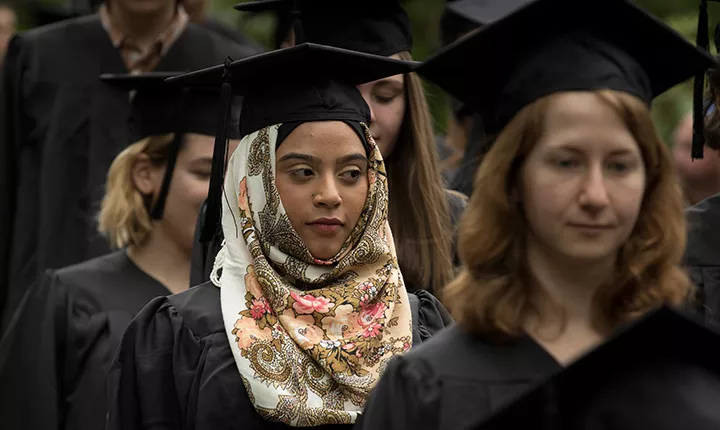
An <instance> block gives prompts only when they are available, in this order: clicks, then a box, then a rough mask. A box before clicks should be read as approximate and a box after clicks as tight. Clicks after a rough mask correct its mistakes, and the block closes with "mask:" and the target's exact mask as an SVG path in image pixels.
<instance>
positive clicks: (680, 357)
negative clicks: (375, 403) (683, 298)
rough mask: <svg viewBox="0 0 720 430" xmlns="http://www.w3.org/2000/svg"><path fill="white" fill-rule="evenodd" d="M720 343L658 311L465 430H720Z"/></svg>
mask: <svg viewBox="0 0 720 430" xmlns="http://www.w3.org/2000/svg"><path fill="white" fill-rule="evenodd" d="M719 341H720V335H719V334H718V332H717V331H713V330H710V329H708V328H707V327H705V326H704V324H703V322H702V321H701V320H700V319H699V318H696V317H695V316H688V315H684V314H681V313H678V312H677V311H674V310H671V309H669V308H662V309H659V310H658V311H656V312H652V313H651V314H649V315H647V316H646V317H645V318H643V319H642V320H641V321H638V322H637V323H636V324H633V325H632V326H630V327H628V328H627V329H625V330H623V331H621V332H620V333H618V335H617V336H615V337H614V338H613V339H610V340H609V341H608V342H607V343H605V344H603V345H601V346H600V347H598V348H597V349H595V350H593V351H591V352H590V353H588V354H587V355H586V356H584V357H582V358H580V359H579V360H578V361H576V362H575V363H573V364H572V365H570V366H568V367H567V368H566V369H564V370H563V371H562V372H559V373H558V374H556V375H554V376H553V377H552V378H550V379H548V380H547V381H545V382H543V383H542V384H541V385H540V386H538V387H536V388H535V389H533V390H531V391H530V392H529V393H527V394H526V395H524V396H523V397H522V398H521V399H519V400H518V401H516V402H513V403H512V404H510V405H509V406H508V407H506V408H503V409H502V410H500V411H499V412H498V413H497V414H495V415H493V416H492V417H491V418H489V419H487V420H482V421H479V422H477V423H475V424H473V425H470V426H467V427H464V429H466V430H470V429H477V430H514V429H521V428H536V429H542V430H621V429H653V430H681V429H698V430H714V429H717V428H720V412H719V411H718V409H717V404H718V401H720V368H719V366H718V362H719V361H718V360H719V359H720V342H719ZM418 428H419V429H421V428H422V427H418Z"/></svg>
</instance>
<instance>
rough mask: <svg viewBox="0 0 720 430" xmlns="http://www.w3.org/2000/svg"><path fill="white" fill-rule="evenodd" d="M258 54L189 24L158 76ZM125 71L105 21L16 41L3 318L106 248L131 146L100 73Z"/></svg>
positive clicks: (3, 119)
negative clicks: (47, 277)
mask: <svg viewBox="0 0 720 430" xmlns="http://www.w3.org/2000/svg"><path fill="white" fill-rule="evenodd" d="M256 52H257V51H256V50H255V49H251V48H249V47H247V46H242V45H238V44H236V43H233V42H232V41H229V40H227V39H226V38H224V37H222V36H219V35H217V34H216V33H214V32H212V31H209V30H206V29H203V28H200V27H198V26H196V25H194V24H188V25H187V27H186V28H185V29H184V30H183V31H182V33H181V34H180V35H179V37H178V38H177V39H176V40H175V42H174V43H173V44H172V46H171V47H170V48H169V50H168V51H167V53H166V55H165V56H164V57H163V58H162V59H161V60H160V63H159V64H158V65H157V67H156V68H155V70H157V71H190V70H195V69H199V68H203V67H208V66H211V65H214V64H218V63H220V62H222V61H223V60H224V59H225V58H226V57H228V56H229V57H231V58H232V59H239V58H244V57H246V56H248V55H251V54H254V53H256ZM126 72H127V70H126V66H125V64H124V63H123V60H122V58H121V55H120V53H119V51H118V50H117V49H116V48H115V47H114V46H113V44H112V43H111V40H110V37H109V35H108V32H107V31H106V29H105V28H104V27H103V24H102V22H101V19H100V16H99V14H94V15H90V16H86V17H80V18H76V19H71V20H67V21H62V22H59V23H56V24H53V25H49V26H45V27H40V28H37V29H33V30H30V31H27V32H24V33H21V34H19V35H17V36H16V37H15V38H13V40H12V41H11V43H10V47H9V49H8V56H7V59H6V62H5V68H4V72H3V76H2V80H3V81H2V89H0V95H2V100H1V101H0V105H1V106H0V114H2V115H1V116H0V312H2V309H4V308H6V307H9V308H13V307H15V306H17V303H18V301H19V299H20V297H21V296H22V294H23V292H24V291H25V289H26V288H27V287H28V286H29V285H30V284H32V282H33V281H34V280H35V279H36V277H37V276H38V275H39V274H41V273H42V272H43V270H45V269H48V268H59V267H64V266H67V265H70V264H74V263H78V262H80V261H83V260H86V259H88V258H91V257H95V256H99V255H102V254H104V253H107V252H108V251H109V248H108V246H107V244H106V242H105V241H104V240H103V239H102V238H101V237H99V235H98V234H97V233H96V232H95V225H94V221H93V220H94V217H95V213H96V212H97V209H98V207H97V204H98V202H99V201H100V200H101V197H102V195H103V192H104V190H103V184H104V183H105V174H106V172H107V169H108V167H109V165H110V163H111V161H112V160H113V158H114V157H115V155H117V154H118V153H119V152H120V150H121V149H122V148H123V147H124V146H125V145H126V143H127V141H128V135H127V132H126V130H127V121H128V115H129V113H128V112H129V103H128V97H127V94H126V93H124V92H123V91H119V90H117V89H113V88H111V87H108V86H107V85H104V84H102V83H101V82H100V81H99V80H98V76H99V75H100V74H102V73H126ZM8 289H9V290H10V291H9V292H8V291H7V290H8ZM0 321H2V318H0Z"/></svg>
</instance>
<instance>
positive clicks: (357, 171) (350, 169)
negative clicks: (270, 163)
mask: <svg viewBox="0 0 720 430" xmlns="http://www.w3.org/2000/svg"><path fill="white" fill-rule="evenodd" d="M276 157H277V158H276V159H277V173H276V175H277V177H276V183H277V189H278V192H279V194H280V199H281V200H282V202H283V206H284V207H285V211H286V212H287V214H288V218H289V219H290V223H291V224H292V226H293V228H294V229H295V231H296V232H297V234H298V235H299V236H300V239H302V241H303V242H304V243H305V246H307V248H308V250H309V251H310V253H311V254H312V255H313V257H315V258H318V259H322V260H328V259H331V258H332V257H334V256H335V255H336V254H337V253H338V252H339V251H340V249H341V248H342V245H343V244H344V243H345V240H346V239H347V238H348V237H349V236H350V233H351V232H352V230H353V228H354V227H355V225H356V224H357V222H358V220H359V219H360V214H361V212H362V210H363V207H364V206H365V199H366V198H367V193H368V176H367V171H368V161H367V157H366V155H365V148H364V147H363V144H362V142H361V141H360V137H359V136H358V135H357V134H356V133H355V132H354V131H353V130H352V129H351V128H350V127H349V126H348V125H347V124H345V123H343V122H339V121H322V122H307V123H304V124H302V125H300V126H299V127H297V128H296V129H295V130H293V132H292V133H290V135H289V136H288V137H287V138H286V139H285V141H283V142H282V144H281V145H280V147H279V148H277V154H276Z"/></svg>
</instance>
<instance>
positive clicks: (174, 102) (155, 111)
mask: <svg viewBox="0 0 720 430" xmlns="http://www.w3.org/2000/svg"><path fill="white" fill-rule="evenodd" d="M180 74H181V73H180V72H151V73H144V74H104V75H101V76H100V80H102V81H103V82H105V83H107V84H108V85H111V86H113V87H115V88H118V89H120V90H123V91H128V92H129V93H131V94H132V99H131V108H130V136H131V138H130V143H133V142H137V141H138V140H141V139H144V138H146V137H149V136H157V135H163V134H169V133H174V134H175V137H174V139H173V141H172V143H171V144H170V151H169V156H168V160H167V168H166V170H165V177H164V178H163V185H162V188H161V190H160V193H159V195H158V198H157V202H156V203H155V206H154V207H153V208H152V209H151V211H150V215H151V216H152V218H153V219H161V218H162V216H163V211H164V209H165V200H166V198H167V194H168V191H169V189H170V182H171V180H172V175H173V171H174V169H175V162H176V161H177V156H178V153H179V151H180V146H181V143H182V138H183V135H184V134H186V133H196V134H204V135H208V136H214V135H215V133H216V131H217V121H218V118H217V105H218V101H219V91H218V89H217V88H212V87H209V88H202V87H198V88H194V89H192V90H189V89H183V88H178V87H174V86H170V85H168V84H166V83H165V80H166V79H168V78H171V77H174V76H178V75H180ZM239 107H240V106H239V103H238V102H237V100H236V101H235V103H234V104H232V113H231V114H230V116H231V118H234V119H235V121H237V118H239ZM236 124H237V122H236ZM237 134H238V130H237V126H235V127H231V133H230V136H229V137H230V138H238V136H237Z"/></svg>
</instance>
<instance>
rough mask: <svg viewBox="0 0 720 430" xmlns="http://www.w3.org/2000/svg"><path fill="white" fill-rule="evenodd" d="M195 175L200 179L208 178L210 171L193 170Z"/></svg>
mask: <svg viewBox="0 0 720 430" xmlns="http://www.w3.org/2000/svg"><path fill="white" fill-rule="evenodd" d="M193 174H194V175H195V176H197V177H198V178H200V179H210V174H211V172H210V171H195V172H193Z"/></svg>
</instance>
